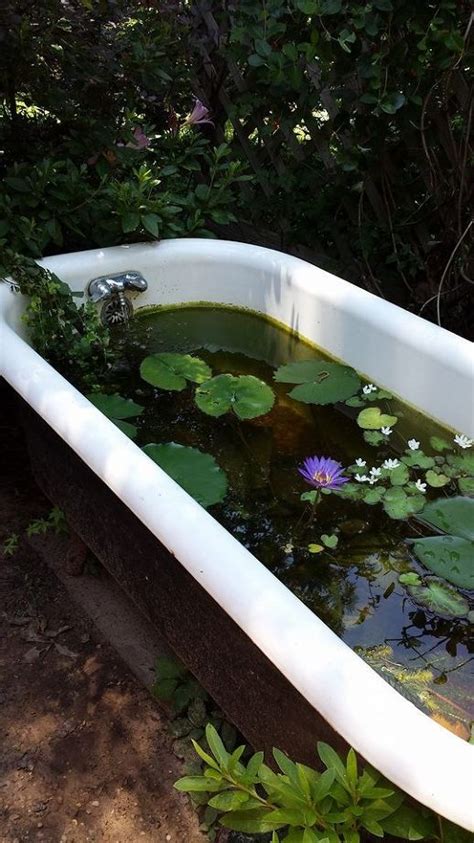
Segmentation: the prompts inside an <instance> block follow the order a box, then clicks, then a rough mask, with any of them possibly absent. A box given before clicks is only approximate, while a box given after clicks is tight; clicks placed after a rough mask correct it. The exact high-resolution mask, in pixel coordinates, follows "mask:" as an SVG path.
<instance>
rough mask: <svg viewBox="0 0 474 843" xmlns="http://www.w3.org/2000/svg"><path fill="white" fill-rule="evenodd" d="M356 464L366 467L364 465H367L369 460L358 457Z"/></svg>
mask: <svg viewBox="0 0 474 843" xmlns="http://www.w3.org/2000/svg"><path fill="white" fill-rule="evenodd" d="M356 465H358V466H359V468H364V466H366V465H367V460H363V459H361V457H357V459H356Z"/></svg>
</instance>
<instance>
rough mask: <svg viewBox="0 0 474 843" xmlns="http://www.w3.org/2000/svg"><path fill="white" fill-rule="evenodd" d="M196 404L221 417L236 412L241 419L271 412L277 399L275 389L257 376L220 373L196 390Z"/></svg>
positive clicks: (206, 411) (203, 410)
mask: <svg viewBox="0 0 474 843" xmlns="http://www.w3.org/2000/svg"><path fill="white" fill-rule="evenodd" d="M195 401H196V405H197V406H198V407H199V409H200V410H202V412H203V413H207V415H209V416H214V417H216V418H218V417H219V416H223V415H225V413H234V414H235V415H236V416H237V417H238V418H239V419H242V420H245V419H255V418H257V417H258V416H263V415H265V414H266V413H268V412H269V411H270V410H271V409H272V407H273V404H274V402H275V395H274V393H273V390H272V389H271V388H270V387H269V386H268V384H266V383H264V381H262V380H260V379H259V378H256V377H254V375H228V374H225V375H216V377H214V378H211V379H210V380H207V381H206V382H205V383H203V384H201V386H199V387H198V388H197V390H196V395H195Z"/></svg>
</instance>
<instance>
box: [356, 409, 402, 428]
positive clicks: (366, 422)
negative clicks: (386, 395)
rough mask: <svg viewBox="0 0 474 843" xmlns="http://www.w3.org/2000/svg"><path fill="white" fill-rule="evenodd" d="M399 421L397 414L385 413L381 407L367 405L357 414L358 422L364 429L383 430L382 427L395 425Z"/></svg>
mask: <svg viewBox="0 0 474 843" xmlns="http://www.w3.org/2000/svg"><path fill="white" fill-rule="evenodd" d="M397 421H398V417H397V416H390V415H389V414H388V413H383V412H382V410H381V409H380V407H367V408H366V409H365V410H361V411H360V413H359V415H358V416H357V424H358V425H359V427H362V428H364V430H381V429H382V427H393V425H394V424H396V423H397Z"/></svg>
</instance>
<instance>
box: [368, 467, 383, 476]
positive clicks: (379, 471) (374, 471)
mask: <svg viewBox="0 0 474 843" xmlns="http://www.w3.org/2000/svg"><path fill="white" fill-rule="evenodd" d="M370 473H371V475H372V477H380V475H381V474H382V469H381V468H376V467H375V466H374V467H373V468H371V469H370Z"/></svg>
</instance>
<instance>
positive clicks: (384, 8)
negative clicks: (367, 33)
mask: <svg viewBox="0 0 474 843" xmlns="http://www.w3.org/2000/svg"><path fill="white" fill-rule="evenodd" d="M373 4H374V6H375V8H376V9H379V11H380V12H393V5H392V0H373Z"/></svg>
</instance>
